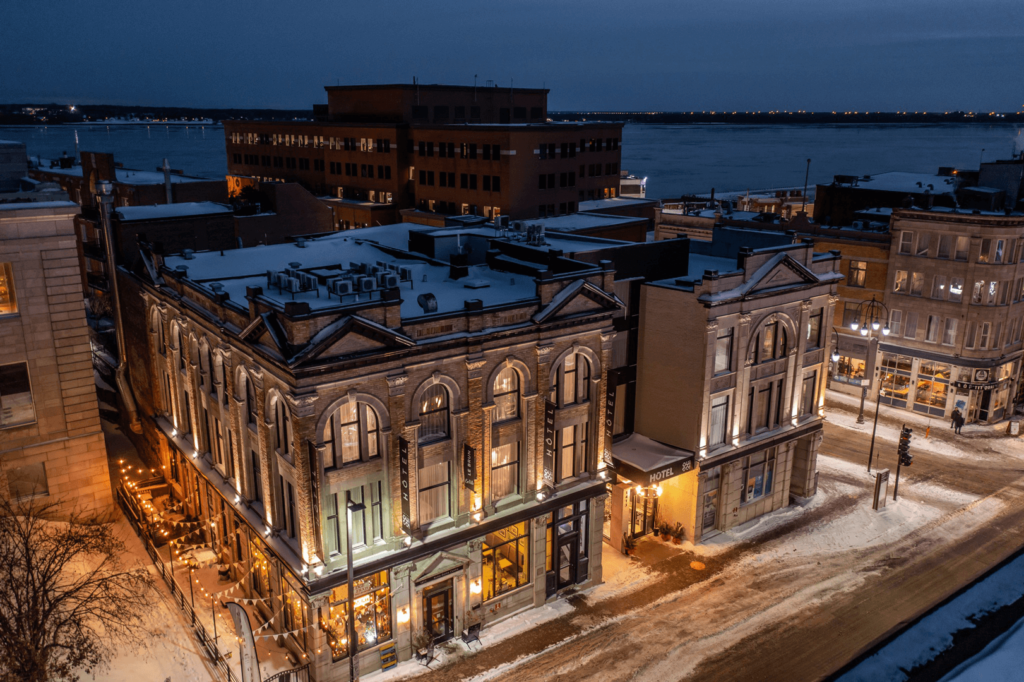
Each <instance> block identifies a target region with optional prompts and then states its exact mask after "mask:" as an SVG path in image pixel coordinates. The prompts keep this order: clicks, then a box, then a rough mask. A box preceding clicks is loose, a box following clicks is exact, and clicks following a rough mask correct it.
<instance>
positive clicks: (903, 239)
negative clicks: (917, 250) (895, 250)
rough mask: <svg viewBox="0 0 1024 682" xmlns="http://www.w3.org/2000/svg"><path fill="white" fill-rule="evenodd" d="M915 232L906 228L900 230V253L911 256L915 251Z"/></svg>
mask: <svg viewBox="0 0 1024 682" xmlns="http://www.w3.org/2000/svg"><path fill="white" fill-rule="evenodd" d="M913 248H914V233H913V232H909V231H907V230H904V231H903V232H900V253H901V254H904V255H907V256H909V255H910V254H911V253H913Z"/></svg>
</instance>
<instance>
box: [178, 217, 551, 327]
mask: <svg viewBox="0 0 1024 682" xmlns="http://www.w3.org/2000/svg"><path fill="white" fill-rule="evenodd" d="M410 225H411V224H410ZM413 227H422V226H413ZM368 229H375V228H368ZM362 232H364V230H352V231H346V232H341V233H338V234H337V235H331V236H327V237H322V238H317V239H310V240H307V241H306V242H305V246H304V247H300V246H298V245H297V244H275V245H270V246H266V245H261V246H254V247H251V248H247V249H234V250H228V251H224V252H223V255H221V253H220V252H214V251H211V252H200V253H195V254H194V255H193V256H192V257H191V258H187V259H186V258H184V257H182V256H170V257H168V258H166V259H165V261H164V265H165V266H166V267H167V268H170V269H171V270H175V269H177V268H178V267H180V266H184V267H186V268H187V271H186V272H187V277H188V279H190V280H192V281H194V282H197V283H199V284H201V285H202V286H204V287H206V288H208V289H210V291H211V292H212V291H213V289H212V287H210V285H211V284H214V283H218V284H220V285H221V287H223V288H222V289H221V290H222V291H223V292H224V293H227V294H229V296H230V299H231V300H232V301H236V302H241V301H245V300H246V299H245V296H246V288H247V287H262V289H263V297H264V298H265V299H269V300H270V301H272V302H275V303H277V304H278V305H281V306H283V305H284V304H285V303H288V302H291V301H298V302H305V303H308V304H309V307H310V310H311V311H318V310H326V309H328V308H336V307H341V306H342V305H343V304H344V305H349V304H352V303H358V302H360V299H361V302H362V303H364V304H365V303H366V302H368V301H372V300H380V299H381V296H382V295H383V290H382V289H375V290H374V291H373V292H369V293H365V292H364V293H361V294H355V293H353V294H349V295H346V296H345V299H344V300H343V301H341V300H339V298H338V296H337V295H334V294H331V293H329V292H328V289H327V286H326V284H325V282H326V281H327V280H329V279H334V278H336V277H346V276H351V277H354V278H355V279H356V280H358V278H359V277H361V276H365V275H359V274H356V273H354V269H353V266H354V265H359V264H367V265H374V264H377V263H378V262H383V263H387V264H389V265H391V266H393V267H395V268H399V267H401V268H408V269H409V273H410V274H411V281H409V280H404V281H401V282H400V283H399V291H400V293H401V298H402V304H401V314H402V318H403V319H407V318H416V317H422V316H425V315H434V314H445V313H453V312H457V311H461V310H464V309H465V308H466V301H470V300H479V301H480V302H481V304H482V305H483V306H484V307H492V306H498V305H505V304H509V303H514V302H517V301H528V300H531V299H534V298H536V296H537V290H536V283H535V282H534V280H533V279H532V278H530V277H524V276H522V275H514V274H510V273H507V272H501V271H498V270H494V269H492V268H490V267H488V266H486V265H470V266H468V267H467V269H468V275H467V276H466V277H461V278H459V279H452V278H451V276H450V275H451V268H450V267H449V265H448V264H441V263H440V261H436V260H432V259H429V258H426V257H425V256H420V255H418V254H414V253H409V254H408V255H407V256H406V255H396V254H395V253H394V251H393V249H389V248H386V247H383V246H381V245H378V244H377V243H374V242H371V241H367V240H364V239H363V238H362V235H361V233H362ZM292 263H297V264H298V265H292ZM286 268H292V269H295V270H299V271H301V272H304V273H308V274H310V275H314V276H316V277H317V278H318V284H317V287H316V289H310V290H308V291H300V292H295V293H292V292H289V291H287V290H281V289H279V288H278V287H277V286H275V285H271V284H269V283H268V277H267V273H268V272H269V271H275V272H280V271H283V270H285V269H286ZM421 294H433V296H434V298H435V299H436V302H437V307H436V310H430V311H429V312H427V311H425V310H424V308H423V307H422V306H421V305H420V303H419V302H418V299H419V297H420V295H421Z"/></svg>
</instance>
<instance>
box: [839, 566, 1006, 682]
mask: <svg viewBox="0 0 1024 682" xmlns="http://www.w3.org/2000/svg"><path fill="white" fill-rule="evenodd" d="M1021 597H1024V556H1021V557H1018V558H1017V559H1016V560H1014V561H1012V562H1010V563H1009V564H1007V565H1006V566H1004V567H1003V568H1001V569H999V570H998V571H996V572H995V573H993V574H992V575H990V576H989V577H988V578H986V579H985V580H983V581H981V582H980V583H978V584H976V585H974V586H973V587H971V588H970V589H968V590H966V591H965V592H963V593H962V594H960V595H959V596H958V597H956V598H955V599H953V600H952V601H950V602H949V603H948V604H946V605H944V606H943V607H941V608H940V609H938V610H936V611H934V612H932V613H930V614H928V615H927V616H925V617H924V618H922V619H921V620H920V621H918V622H917V623H916V624H915V625H913V626H912V627H910V628H909V629H908V630H906V631H905V632H903V633H902V634H900V635H899V636H898V637H897V638H896V639H894V640H893V641H892V642H890V643H889V644H888V645H887V646H886V647H884V648H883V649H882V650H881V651H879V652H878V653H876V654H875V655H874V656H871V657H870V658H867V659H865V660H864V661H863V662H862V663H861V664H860V665H858V666H857V667H856V668H854V669H853V670H851V671H849V672H848V673H846V674H845V675H843V676H842V677H840V678H839V682H876V681H877V680H886V681H892V682H902V681H903V680H907V679H909V677H908V675H907V672H908V671H911V670H913V669H914V668H915V667H917V666H920V665H923V664H925V663H927V662H929V661H931V660H932V659H934V658H935V657H936V656H937V655H938V654H939V653H941V652H942V651H943V650H945V649H947V648H949V647H950V646H952V645H953V634H954V633H956V632H958V631H960V630H965V629H970V628H973V627H975V620H976V619H977V618H978V617H979V616H982V615H984V614H987V613H991V612H992V611H995V610H996V609H998V608H999V607H1001V606H1005V605H1007V604H1012V603H1013V602H1015V601H1017V600H1018V599H1020V598H1021ZM1022 652H1024V621H1022V622H1019V623H1017V625H1016V626H1014V628H1012V629H1011V631H1010V632H1008V633H1006V634H1005V635H1004V636H1003V637H1001V638H999V639H997V640H996V641H994V642H992V643H991V644H990V645H989V646H988V647H987V648H986V649H985V650H984V651H982V652H981V653H980V654H978V655H977V656H975V657H974V658H972V659H971V660H969V661H967V662H966V663H965V664H963V665H961V666H960V667H959V668H958V669H956V670H954V671H953V672H952V673H950V674H949V675H947V676H946V677H945V678H943V679H944V680H949V681H952V680H957V681H959V682H966V681H968V680H971V681H973V680H985V681H986V682H988V681H991V680H1012V679H1020V678H1021V673H1022V664H1024V653H1022Z"/></svg>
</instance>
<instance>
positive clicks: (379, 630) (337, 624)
mask: <svg viewBox="0 0 1024 682" xmlns="http://www.w3.org/2000/svg"><path fill="white" fill-rule="evenodd" d="M353 591H354V592H355V595H356V598H355V601H354V602H353V606H354V614H355V626H356V640H357V641H358V643H359V644H358V648H357V650H358V651H365V650H366V649H370V648H372V647H375V646H377V644H379V643H380V642H386V641H387V640H389V639H391V587H390V585H389V584H388V572H387V571H381V572H380V573H374V574H373V575H371V576H367V577H365V578H360V579H358V580H356V581H354V582H353ZM320 628H321V629H322V630H323V631H324V632H326V633H327V643H328V646H330V647H331V657H332V659H333V660H335V661H340V660H341V659H343V658H345V657H346V656H348V652H349V647H348V586H347V585H341V586H340V587H336V588H334V591H332V592H331V603H330V606H329V607H328V612H327V613H326V614H325V613H323V612H322V611H321V613H320Z"/></svg>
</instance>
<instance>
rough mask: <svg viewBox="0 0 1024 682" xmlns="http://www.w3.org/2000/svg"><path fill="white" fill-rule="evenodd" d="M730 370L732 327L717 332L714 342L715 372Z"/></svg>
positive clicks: (720, 372)
mask: <svg viewBox="0 0 1024 682" xmlns="http://www.w3.org/2000/svg"><path fill="white" fill-rule="evenodd" d="M731 371H732V329H727V330H725V331H720V332H718V340H717V341H716V342H715V374H722V373H724V372H731Z"/></svg>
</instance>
